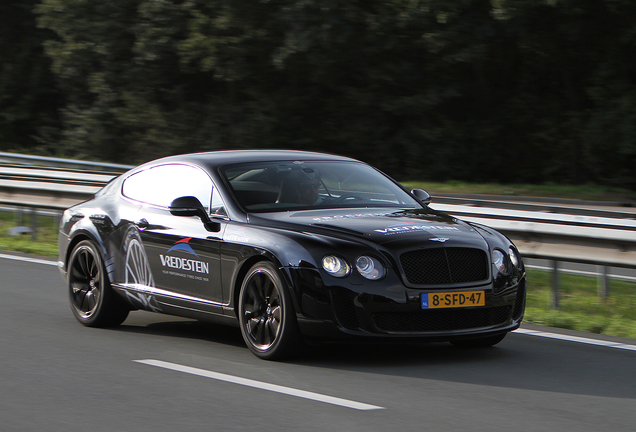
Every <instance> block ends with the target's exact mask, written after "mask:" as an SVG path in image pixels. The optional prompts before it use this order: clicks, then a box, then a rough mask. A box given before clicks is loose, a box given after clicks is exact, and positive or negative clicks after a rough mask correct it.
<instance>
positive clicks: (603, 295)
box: [596, 265, 609, 300]
mask: <svg viewBox="0 0 636 432" xmlns="http://www.w3.org/2000/svg"><path fill="white" fill-rule="evenodd" d="M596 271H597V273H598V297H599V298H600V299H601V300H607V295H608V294H609V285H608V283H609V280H608V277H607V266H601V265H599V266H596Z"/></svg>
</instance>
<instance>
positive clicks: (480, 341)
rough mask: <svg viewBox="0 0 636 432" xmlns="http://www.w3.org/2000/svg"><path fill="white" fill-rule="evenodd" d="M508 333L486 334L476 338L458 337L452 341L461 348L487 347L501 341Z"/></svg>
mask: <svg viewBox="0 0 636 432" xmlns="http://www.w3.org/2000/svg"><path fill="white" fill-rule="evenodd" d="M506 334H507V333H501V334H497V335H494V336H486V337H480V338H475V339H457V340H453V341H451V343H452V344H453V345H455V346H456V347H459V348H486V347H490V346H493V345H497V344H498V343H499V342H501V341H502V340H503V339H504V338H505V337H506Z"/></svg>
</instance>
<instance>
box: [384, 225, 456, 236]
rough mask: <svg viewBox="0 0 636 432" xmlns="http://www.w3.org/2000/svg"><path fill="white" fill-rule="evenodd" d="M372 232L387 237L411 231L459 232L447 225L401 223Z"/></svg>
mask: <svg viewBox="0 0 636 432" xmlns="http://www.w3.org/2000/svg"><path fill="white" fill-rule="evenodd" d="M374 231H375V232H379V233H381V234H386V235H389V234H398V233H405V232H413V231H459V228H457V227H454V226H448V225H420V224H417V223H403V224H397V225H391V226H388V227H386V228H384V229H377V230H374Z"/></svg>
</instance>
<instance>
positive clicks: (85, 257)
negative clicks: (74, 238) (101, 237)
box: [67, 240, 129, 327]
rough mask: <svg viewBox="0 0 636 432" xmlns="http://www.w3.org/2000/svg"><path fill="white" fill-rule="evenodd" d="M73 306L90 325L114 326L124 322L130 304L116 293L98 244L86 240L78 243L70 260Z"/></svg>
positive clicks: (70, 286)
mask: <svg viewBox="0 0 636 432" xmlns="http://www.w3.org/2000/svg"><path fill="white" fill-rule="evenodd" d="M67 280H68V290H69V300H70V303H71V310H72V311H73V314H74V315H75V318H77V320H78V321H79V322H80V323H82V324H84V325H85V326H87V327H113V326H117V325H119V324H121V323H123V322H124V320H125V319H126V317H127V316H128V312H129V310H128V308H126V307H125V306H124V305H123V304H122V302H121V301H120V300H119V299H118V298H117V297H116V296H115V293H114V292H113V290H112V288H111V286H110V282H109V280H108V276H107V275H106V270H105V268H104V263H103V261H102V257H101V255H100V253H99V251H98V249H97V247H96V246H95V244H94V243H93V242H91V241H88V240H83V241H81V242H79V243H78V244H77V246H75V248H74V249H73V252H72V253H71V257H70V259H69V264H68V276H67Z"/></svg>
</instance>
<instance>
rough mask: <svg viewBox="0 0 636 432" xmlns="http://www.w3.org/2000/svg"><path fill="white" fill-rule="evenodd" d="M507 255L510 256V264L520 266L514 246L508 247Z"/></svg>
mask: <svg viewBox="0 0 636 432" xmlns="http://www.w3.org/2000/svg"><path fill="white" fill-rule="evenodd" d="M508 255H509V256H510V261H511V262H512V265H514V266H515V267H517V268H520V267H521V259H519V254H518V253H517V251H516V250H515V248H513V247H512V246H510V248H508Z"/></svg>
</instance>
